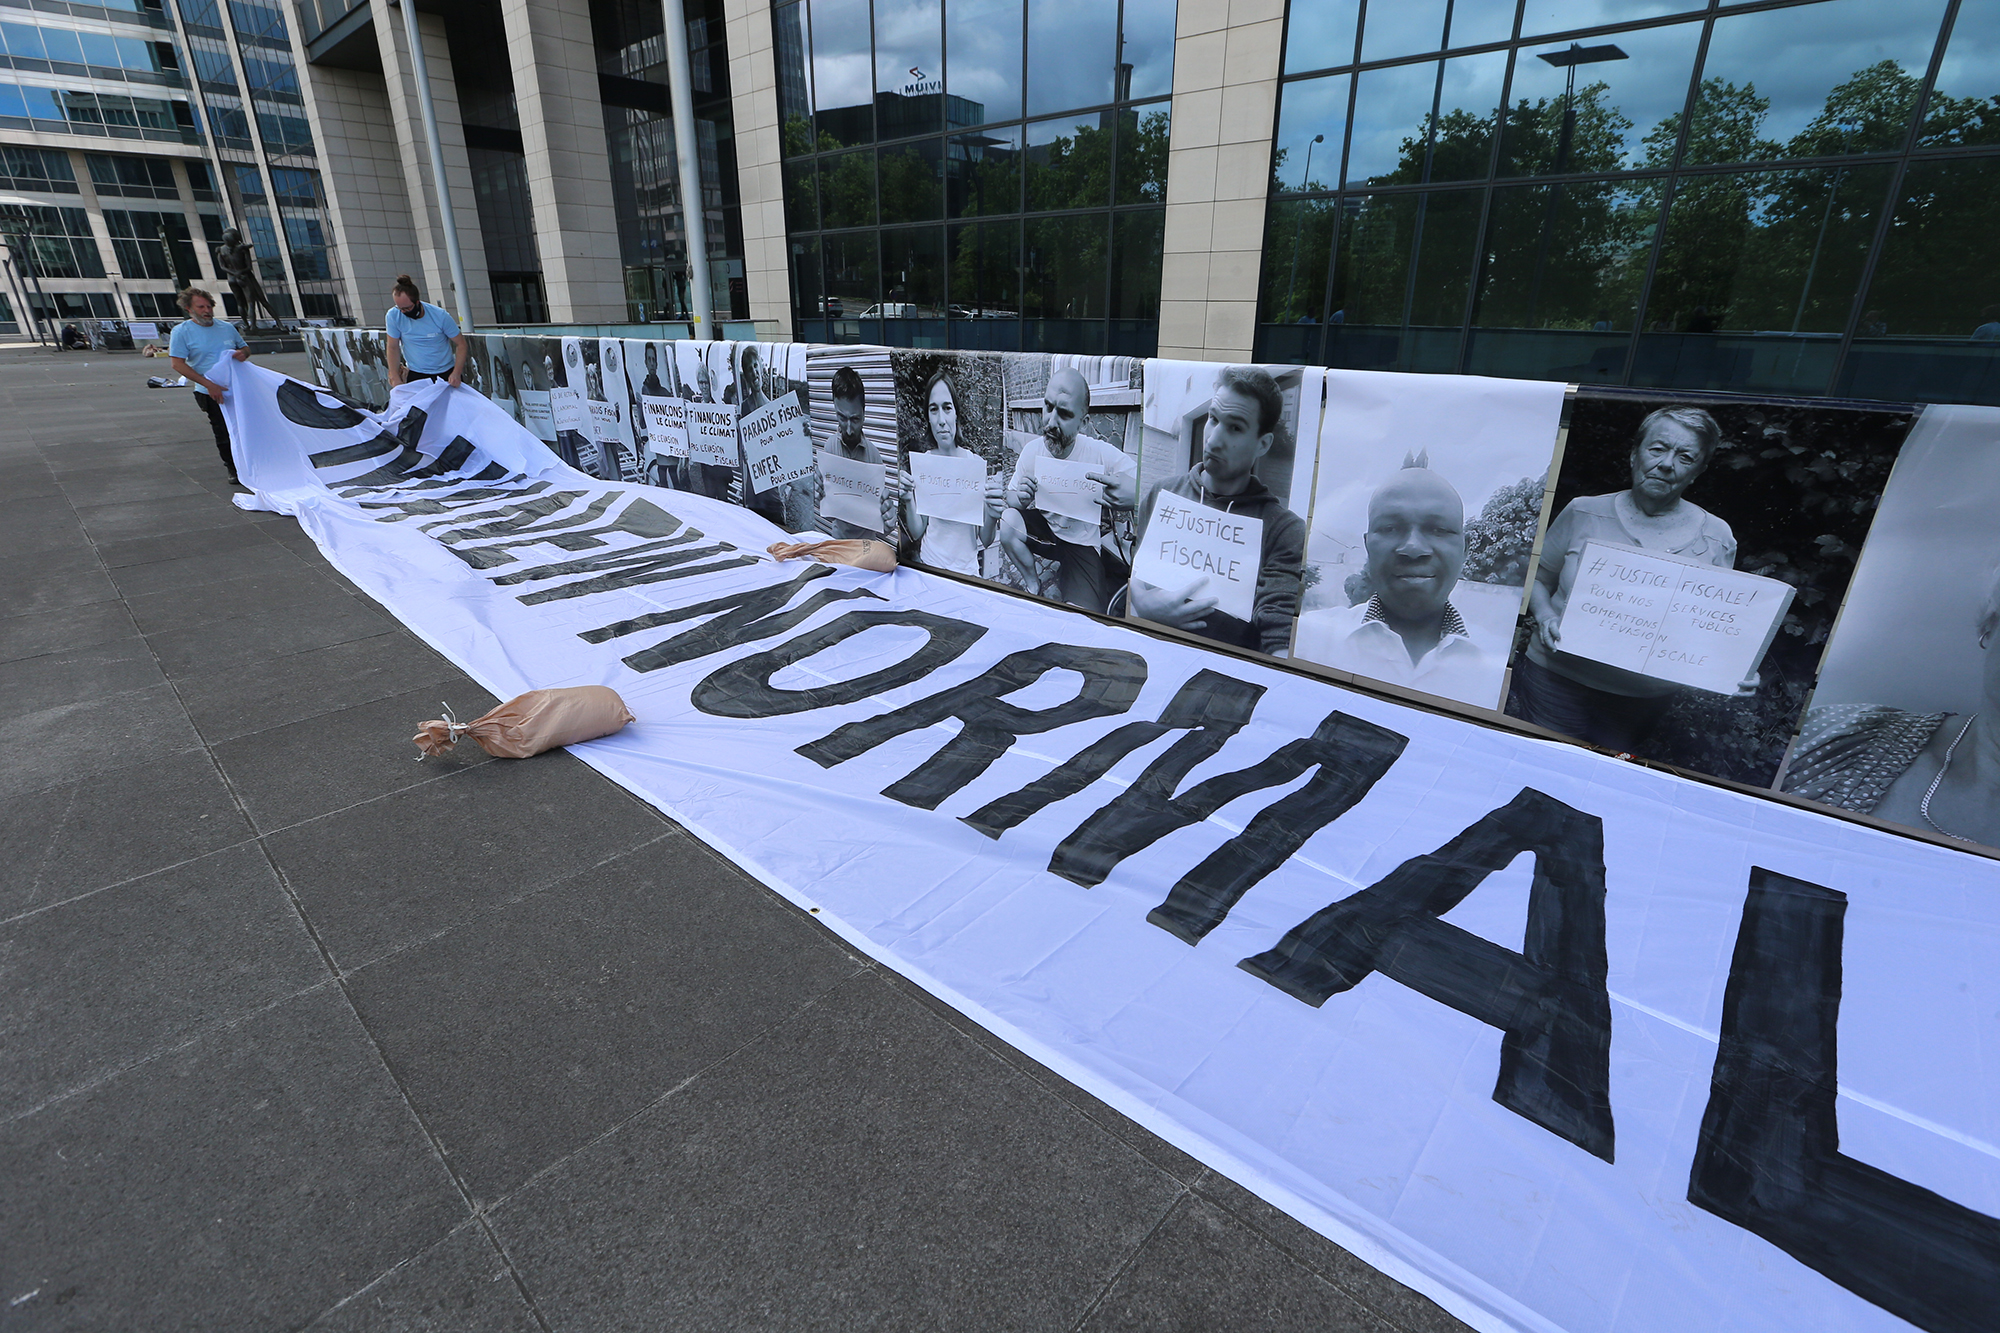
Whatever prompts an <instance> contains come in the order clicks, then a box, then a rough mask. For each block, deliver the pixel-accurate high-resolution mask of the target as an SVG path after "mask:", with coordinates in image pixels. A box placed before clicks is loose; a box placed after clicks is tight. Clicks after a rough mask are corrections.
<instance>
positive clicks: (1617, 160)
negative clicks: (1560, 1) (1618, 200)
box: [1500, 23, 1701, 176]
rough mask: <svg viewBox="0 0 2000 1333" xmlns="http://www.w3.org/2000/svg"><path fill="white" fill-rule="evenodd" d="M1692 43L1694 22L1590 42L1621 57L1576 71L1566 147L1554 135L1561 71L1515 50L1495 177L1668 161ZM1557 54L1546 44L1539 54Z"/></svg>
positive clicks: (1696, 36) (1559, 115) (1695, 41)
mask: <svg viewBox="0 0 2000 1333" xmlns="http://www.w3.org/2000/svg"><path fill="white" fill-rule="evenodd" d="M1700 42H1701V25H1700V24H1699V23H1680V24H1674V25H1672V26H1670V27H1665V28H1648V29H1645V30H1643V31H1640V32H1621V33H1618V34H1616V40H1615V41H1610V42H1599V41H1593V43H1592V44H1593V45H1614V46H1616V47H1617V48H1618V49H1619V50H1621V51H1623V52H1624V53H1625V55H1626V57H1627V58H1626V59H1624V60H1606V61H1600V62H1598V63H1595V64H1590V65H1583V66H1580V67H1578V69H1577V73H1576V102H1575V110H1576V124H1575V126H1574V127H1573V129H1572V131H1571V134H1570V138H1569V143H1568V146H1567V148H1566V149H1565V147H1564V143H1563V132H1562V127H1563V110H1564V107H1563V88H1564V84H1565V80H1566V71H1565V70H1563V69H1560V68H1558V67H1556V66H1553V65H1550V64H1549V63H1548V62H1547V61H1544V60H1541V59H1538V58H1536V53H1533V52H1530V51H1526V50H1524V51H1522V52H1521V53H1520V54H1519V55H1518V56H1517V57H1516V58H1515V61H1514V83H1513V89H1512V91H1511V93H1510V94H1509V97H1510V99H1511V102H1512V105H1511V107H1510V108H1509V110H1508V113H1507V128H1506V131H1505V134H1504V142H1503V143H1502V144H1501V147H1500V174H1501V175H1502V176H1538V175H1542V174H1543V173H1548V172H1555V171H1558V170H1560V171H1565V172H1568V171H1615V170H1617V169H1618V168H1620V167H1638V166H1665V165H1667V164H1668V163H1670V162H1672V161H1673V155H1674V140H1675V135H1676V134H1677V133H1678V132H1679V127H1680V118H1681V110H1682V108H1683V107H1685V106H1686V105H1687V92H1688V78H1689V76H1690V75H1691V74H1692V73H1693V72H1694V57H1695V51H1696V49H1697V48H1698V47H1699V45H1700ZM1565 49H1566V48H1564V47H1560V46H1558V47H1550V48H1546V50H1545V52H1544V54H1547V53H1554V52H1559V51H1563V50H1565ZM1558 158H1560V159H1561V163H1562V165H1560V166H1558V163H1557V159H1558Z"/></svg>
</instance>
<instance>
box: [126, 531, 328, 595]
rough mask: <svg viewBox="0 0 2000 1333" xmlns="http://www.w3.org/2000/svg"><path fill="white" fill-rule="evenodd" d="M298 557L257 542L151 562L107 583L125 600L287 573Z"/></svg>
mask: <svg viewBox="0 0 2000 1333" xmlns="http://www.w3.org/2000/svg"><path fill="white" fill-rule="evenodd" d="M297 564H298V558H297V557H296V556H294V555H293V554H292V553H291V552H290V551H287V550H286V549H285V548H284V547H282V546H280V545H278V544H277V543H276V542H258V543H254V544H251V545H247V546H244V547H242V548H241V549H237V550H226V551H209V552H204V553H202V554H199V555H189V556H182V557H181V558H179V559H176V560H152V561H148V562H147V563H145V564H139V565H125V566H121V567H120V568H117V569H113V570H111V571H109V573H110V575H111V581H112V582H113V583H115V584H116V585H117V587H118V591H119V593H120V594H121V595H123V596H126V597H143V596H145V595H146V594H147V593H152V592H161V591H164V590H165V589H168V588H191V587H195V586H197V585H199V584H203V583H220V582H221V581H222V580H224V579H240V578H247V577H249V576H251V575H254V574H274V573H277V572H279V571H282V570H289V569H291V568H292V567H293V566H295V565H297Z"/></svg>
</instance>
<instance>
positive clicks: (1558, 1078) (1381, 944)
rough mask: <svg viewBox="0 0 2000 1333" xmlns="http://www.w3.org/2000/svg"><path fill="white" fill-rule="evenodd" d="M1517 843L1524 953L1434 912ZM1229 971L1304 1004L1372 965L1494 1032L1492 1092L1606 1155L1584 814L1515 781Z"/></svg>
mask: <svg viewBox="0 0 2000 1333" xmlns="http://www.w3.org/2000/svg"><path fill="white" fill-rule="evenodd" d="M1522 852H1533V853H1534V854H1535V879H1534V887H1533V889H1532V890H1531V891H1530V893H1529V897H1528V927H1527V933H1526V944H1525V952H1524V953H1515V952H1514V951H1513V950H1512V949H1506V948H1502V947H1501V946H1500V945H1497V944H1494V943H1492V942H1491V941H1490V940H1483V939H1481V938H1480V937H1479V936H1477V935H1474V934H1473V933H1472V932H1471V931H1468V930H1461V929H1460V928H1459V927H1457V926H1454V925H1452V924H1451V923H1449V922H1447V921H1441V920H1439V919H1438V918H1440V917H1441V916H1443V915H1444V914H1445V913H1446V912H1449V911H1450V910H1451V909H1452V908H1454V907H1456V906H1458V904H1459V903H1460V902H1462V901H1463V900H1464V899H1465V897H1466V895H1468V894H1470V893H1471V892H1472V891H1473V890H1474V889H1476V888H1478V887H1479V886H1480V885H1481V884H1482V883H1484V882H1485V880H1486V877H1487V876H1488V875H1491V874H1492V873H1493V872H1494V871H1496V870H1500V869H1503V868H1504V867H1506V866H1507V864H1508V863H1509V862H1511V861H1512V860H1513V859H1514V858H1515V857H1516V856H1518V855H1520V854H1521V853H1522ZM1237 966H1238V967H1241V968H1242V969H1243V970H1244V971H1246V972H1248V973H1250V974H1251V975H1253V976H1258V977H1262V978H1263V979H1264V980H1265V981H1268V982H1270V983H1271V984H1272V985H1273V986H1276V987H1277V988H1278V989H1279V990H1282V991H1284V992H1285V993H1286V994H1287V995H1290V996H1293V997H1294V998H1296V999H1300V1000H1303V1001H1305V1002H1306V1003H1307V1004H1310V1005H1314V1006H1318V1005H1322V1004H1325V1003H1326V1001H1327V998H1328V997H1329V996H1332V995H1337V994H1339V993H1340V992H1341V991H1345V990H1351V989H1352V988H1354V987H1355V986H1358V985H1360V984H1361V982H1362V981H1363V980H1365V979H1366V978H1367V977H1368V976H1369V975H1370V974H1371V973H1373V972H1377V971H1379V972H1381V973H1382V974H1383V975H1384V976H1386V977H1389V978H1390V979H1391V980H1394V981H1399V982H1401V983H1402V984H1403V985H1405V986H1408V987H1409V988H1410V989H1411V990H1414V991H1416V992H1417V993H1419V994H1421V995H1427V996H1429V997H1430V998H1431V999H1433V1000H1436V1001H1437V1002H1438V1003H1439V1004H1444V1005H1449V1006H1450V1007H1451V1008H1453V1009H1456V1010H1458V1012H1460V1013H1461V1014H1466V1015H1468V1016H1470V1017H1472V1018H1476V1019H1478V1020H1479V1021H1480V1022H1482V1023H1485V1024H1486V1025H1487V1026H1489V1027H1496V1028H1499V1029H1500V1031H1501V1033H1502V1036H1501V1040H1500V1077H1499V1079H1498V1080H1496V1081H1495V1083H1494V1085H1493V1100H1494V1101H1496V1102H1499V1103H1500V1104H1501V1105H1502V1106H1504V1107H1506V1108H1507V1109H1508V1110H1510V1111H1513V1112H1515V1113H1516V1114H1518V1115H1522V1116H1525V1117H1526V1118H1528V1119H1529V1120H1532V1121H1534V1122H1535V1123H1536V1124H1538V1125H1540V1126H1541V1127H1542V1128H1544V1129H1546V1130H1548V1131H1550V1132H1551V1133H1553V1134H1559V1135H1561V1136H1562V1137H1563V1138H1565V1139H1568V1140H1569V1141H1570V1142H1571V1143H1574V1144H1575V1145H1577V1147H1579V1148H1582V1149H1583V1150H1584V1151H1585V1152H1589V1153H1593V1154H1595V1155H1596V1156H1598V1157H1602V1158H1603V1159H1604V1160H1605V1161H1607V1162H1608V1161H1611V1160H1612V1149H1613V1130H1612V1120H1611V996H1610V994H1609V992H1608V991H1606V989H1605V973H1606V972H1607V970H1608V964H1607V961H1606V958H1605V950H1604V824H1603V821H1602V820H1600V819H1598V818H1597V817H1596V816H1595V815H1586V814H1584V813H1583V812H1582V811H1580V810H1576V809H1573V808H1571V807H1570V806H1567V805H1564V804H1563V803H1562V802H1561V801H1558V800H1556V799H1555V798H1554V797H1553V796H1546V795H1544V794H1543V793H1541V792H1538V791H1536V790H1534V789H1533V788H1532V787H1524V788H1522V790H1521V794H1520V795H1518V796H1516V797H1515V798H1514V799H1513V800H1511V801H1509V802H1508V803H1507V804H1506V805H1504V806H1502V807H1500V808H1499V809H1498V810H1495V811H1493V812H1492V813H1491V814H1489V815H1487V816H1486V817H1485V818H1484V819H1481V820H1480V821H1479V822H1478V823H1476V824H1474V825H1473V826H1472V827H1471V828H1469V829H1467V830H1465V832H1463V833H1461V834H1459V835H1458V836H1457V837H1456V838H1453V839H1452V840H1451V841H1450V842H1448V843H1446V844H1445V845H1444V846H1443V847H1440V848H1439V849H1438V850H1437V851H1435V852H1430V853H1427V854H1426V855H1423V856H1414V857H1411V858H1410V859H1409V860H1407V861H1405V862H1403V864H1401V865H1399V866H1397V867H1396V868H1395V869H1394V870H1392V871H1390V872H1389V873H1388V875H1386V876H1385V877H1383V878H1382V879H1381V880H1380V881H1378V882H1377V883H1375V884H1372V885H1370V886H1369V887H1368V888H1365V889H1363V890H1361V892H1359V893H1357V894H1354V895H1352V896H1351V897H1347V898H1343V899H1341V900H1340V901H1339V902H1337V903H1333V904H1331V905H1330V906H1327V907H1324V908H1322V909H1321V910H1319V911H1318V912H1315V913H1313V915H1312V916H1310V917H1308V918H1307V919H1306V920H1304V921H1302V922H1300V923H1299V924H1298V925H1296V926H1294V927H1293V928H1292V929H1291V931H1290V932H1288V933H1287V934H1286V936H1285V937H1284V938H1283V939H1282V940H1280V941H1278V944H1277V947H1276V948H1274V949H1270V950H1267V951H1266V952H1264V953H1260V954H1258V955H1257V956H1256V957H1254V958H1246V959H1244V960H1243V961H1242V962H1241V963H1238V964H1237Z"/></svg>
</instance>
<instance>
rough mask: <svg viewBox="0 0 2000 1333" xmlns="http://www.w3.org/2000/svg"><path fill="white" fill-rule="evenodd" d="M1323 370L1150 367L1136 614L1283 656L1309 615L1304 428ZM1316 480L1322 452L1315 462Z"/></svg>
mask: <svg viewBox="0 0 2000 1333" xmlns="http://www.w3.org/2000/svg"><path fill="white" fill-rule="evenodd" d="M1321 376H1322V372H1320V371H1319V370H1316V369H1303V368H1300V367H1297V366H1241V365H1239V366H1230V365H1225V366H1217V365H1214V364H1213V363H1209V362H1195V361H1153V362H1149V363H1148V365H1147V369H1146V390H1145V409H1144V418H1143V419H1144V424H1145V435H1146V443H1145V446H1144V450H1143V453H1144V462H1145V466H1144V467H1143V468H1142V470H1141V474H1140V477H1139V483H1140V496H1139V503H1138V506H1137V509H1136V512H1135V542H1134V548H1133V559H1132V568H1131V581H1130V584H1129V586H1128V589H1127V592H1126V596H1127V601H1126V610H1127V611H1128V613H1129V614H1130V615H1132V616H1133V617H1135V618H1137V619H1140V620H1149V621H1152V622H1153V623H1155V624H1159V625H1167V626H1171V627H1172V628H1174V629H1182V630H1187V631H1189V632H1191V633H1195V634H1199V635H1201V636H1203V637H1204V638H1209V639H1214V640H1215V641H1217V642H1218V643H1227V644H1232V645H1234V646H1235V647H1238V648H1250V649H1254V650H1256V651H1259V652H1264V653H1269V654H1270V655H1272V656H1274V657H1284V656H1287V655H1288V654H1289V653H1290V652H1291V646H1292V623H1293V621H1294V620H1295V619H1296V618H1297V616H1298V612H1299V594H1300V590H1301V587H1302V579H1303V569H1304V558H1305V538H1306V524H1305V519H1304V518H1303V517H1301V515H1300V513H1299V509H1300V508H1302V507H1303V506H1295V504H1294V503H1293V493H1294V490H1295V489H1297V488H1295V486H1294V479H1295V477H1296V476H1297V473H1298V462H1299V448H1298V442H1299V439H1300V434H1301V430H1302V429H1303V430H1304V432H1305V433H1306V438H1308V439H1310V438H1312V432H1313V431H1314V429H1315V428H1316V426H1317V423H1318V419H1319V408H1320V380H1321ZM1305 472H1306V478H1307V479H1308V480H1309V479H1310V477H1311V454H1310V452H1308V453H1307V456H1306V469H1305Z"/></svg>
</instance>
